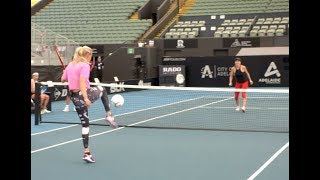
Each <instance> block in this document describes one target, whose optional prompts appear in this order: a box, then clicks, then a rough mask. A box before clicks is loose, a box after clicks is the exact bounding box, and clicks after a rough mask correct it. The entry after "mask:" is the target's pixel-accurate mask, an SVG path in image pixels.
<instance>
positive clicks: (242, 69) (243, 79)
mask: <svg viewBox="0 0 320 180" xmlns="http://www.w3.org/2000/svg"><path fill="white" fill-rule="evenodd" d="M233 77H235V79H236V84H235V88H240V89H247V88H248V87H249V82H250V85H252V84H253V81H252V79H251V76H250V74H249V72H248V70H247V67H246V66H244V65H242V64H241V59H240V58H235V60H234V66H233V67H232V68H231V71H230V76H229V86H232V81H233ZM239 94H240V92H235V97H234V98H235V101H236V105H237V108H236V111H240V103H239ZM241 94H242V107H241V110H242V112H245V111H246V105H247V93H246V92H242V93H241Z"/></svg>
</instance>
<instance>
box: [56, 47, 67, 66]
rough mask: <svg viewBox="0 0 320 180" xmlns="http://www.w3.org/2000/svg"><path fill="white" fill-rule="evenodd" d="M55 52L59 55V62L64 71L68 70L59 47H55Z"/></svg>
mask: <svg viewBox="0 0 320 180" xmlns="http://www.w3.org/2000/svg"><path fill="white" fill-rule="evenodd" d="M55 51H56V53H57V55H58V58H59V60H60V63H61V67H62V69H63V70H64V69H65V68H66V65H65V64H64V60H63V58H62V56H61V54H60V52H59V48H58V46H55Z"/></svg>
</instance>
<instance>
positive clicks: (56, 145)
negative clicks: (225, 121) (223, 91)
mask: <svg viewBox="0 0 320 180" xmlns="http://www.w3.org/2000/svg"><path fill="white" fill-rule="evenodd" d="M232 98H233V97H230V98H228V99H223V100H219V101H215V102H211V103H207V104H203V105H200V106H196V107H193V108H189V109H184V110H181V111H176V112H173V113H170V114H165V115H162V116H157V117H154V118H150V119H146V120H143V121H139V122H136V123H133V124H129V125H128V126H134V125H137V124H141V123H145V122H148V121H152V120H155V119H159V118H163V117H167V116H171V115H174V114H179V113H182V112H186V111H190V110H193V109H198V108H201V107H204V106H208V105H211V104H216V103H219V102H223V101H227V100H229V99H232ZM124 128H125V127H120V128H116V129H112V130H108V131H104V132H101V133H97V134H93V135H90V136H89V137H94V136H99V135H102V134H106V133H110V132H113V131H118V130H121V129H124ZM79 140H82V138H78V139H73V140H70V141H65V142H63V143H59V144H55V145H52V146H47V147H44V148H40V149H37V150H33V151H31V154H33V153H36V152H40V151H43V150H46V149H51V148H54V147H58V146H61V145H65V144H69V143H72V142H75V141H79Z"/></svg>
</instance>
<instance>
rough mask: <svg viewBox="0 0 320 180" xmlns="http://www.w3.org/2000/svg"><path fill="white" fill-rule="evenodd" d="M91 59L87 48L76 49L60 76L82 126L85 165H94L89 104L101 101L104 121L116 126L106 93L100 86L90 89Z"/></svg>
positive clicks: (90, 53) (90, 51) (90, 52)
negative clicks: (90, 145) (67, 89)
mask: <svg viewBox="0 0 320 180" xmlns="http://www.w3.org/2000/svg"><path fill="white" fill-rule="evenodd" d="M91 58H92V49H91V48H90V47H88V46H83V47H78V48H77V49H76V51H75V54H74V59H73V61H72V62H70V63H69V65H68V66H67V68H66V69H65V70H64V72H63V75H62V78H61V80H62V82H65V81H67V82H68V85H69V90H70V93H71V101H72V102H73V104H74V105H75V107H76V110H77V113H78V116H79V118H80V120H81V124H82V140H83V146H84V155H83V157H82V159H83V160H84V161H86V162H87V163H94V162H95V160H94V158H93V156H92V154H91V152H90V149H89V116H88V108H89V107H90V105H91V103H93V102H95V101H96V100H97V99H99V98H100V99H101V101H102V104H103V106H104V109H105V111H106V121H107V122H108V123H109V125H110V126H111V127H112V128H117V127H118V125H117V123H116V121H115V119H114V117H113V116H112V113H111V109H110V107H109V100H108V96H107V91H106V89H105V88H104V87H102V86H97V87H90V82H89V76H90V65H89V62H90V59H91Z"/></svg>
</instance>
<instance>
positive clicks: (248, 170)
mask: <svg viewBox="0 0 320 180" xmlns="http://www.w3.org/2000/svg"><path fill="white" fill-rule="evenodd" d="M122 95H123V97H124V98H125V105H124V106H123V107H120V108H113V114H114V115H115V117H116V120H117V121H118V123H119V124H120V127H119V128H117V129H111V128H110V127H108V126H101V125H103V124H106V123H105V121H104V115H105V113H104V110H103V107H102V106H101V102H100V101H99V100H98V101H97V102H95V103H94V104H93V105H92V107H91V108H90V109H89V116H90V120H91V123H94V124H96V125H92V126H91V127H90V142H89V143H90V148H91V151H92V154H93V155H94V157H95V159H96V163H93V164H87V163H85V162H84V161H82V159H81V157H82V153H83V146H82V139H81V125H77V124H72V125H70V124H58V123H41V124H40V125H39V126H34V125H33V124H34V122H31V123H32V124H31V126H32V134H31V139H32V141H31V142H32V146H31V159H32V166H31V167H32V172H31V173H32V179H33V180H38V179H44V178H45V179H48V180H50V179H77V180H79V179H89V178H91V179H121V180H126V179H130V180H135V179H139V180H141V179H162V180H163V179H166V180H177V179H185V180H189V179H190V180H191V179H227V180H229V179H230V180H231V179H248V178H249V179H258V180H259V179H261V180H264V179H281V180H282V179H289V147H288V141H289V133H288V132H289V128H288V124H289V117H288V116H289V115H288V114H289V113H288V110H289V103H288V94H285V96H280V95H279V94H277V93H271V94H268V93H266V94H261V93H248V106H247V111H246V112H245V113H242V112H237V111H235V105H234V99H233V93H230V92H214V93H212V92H207V91H203V92H202V91H192V92H190V91H163V90H141V91H132V92H125V93H122ZM63 107H64V102H62V101H57V102H53V103H52V112H51V113H49V114H44V115H42V120H43V122H45V121H47V122H61V121H68V122H70V123H71V122H74V123H75V122H78V121H79V119H78V117H77V114H76V113H75V112H72V111H70V112H67V113H65V112H62V109H63ZM32 116H33V115H32ZM31 119H34V118H33V117H31ZM134 127H139V128H134Z"/></svg>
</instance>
